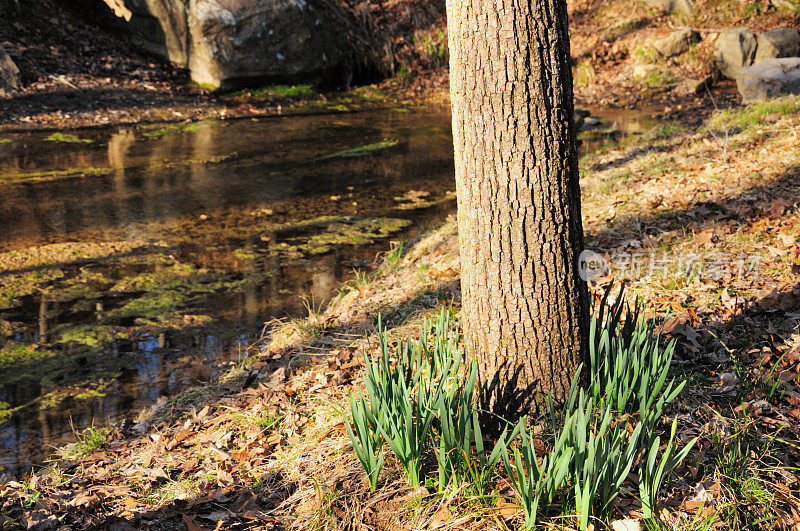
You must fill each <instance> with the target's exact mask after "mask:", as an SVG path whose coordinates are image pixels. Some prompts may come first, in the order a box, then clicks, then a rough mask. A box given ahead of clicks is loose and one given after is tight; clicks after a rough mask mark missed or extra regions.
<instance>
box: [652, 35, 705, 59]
mask: <svg viewBox="0 0 800 531" xmlns="http://www.w3.org/2000/svg"><path fill="white" fill-rule="evenodd" d="M697 42H700V34H699V33H697V32H696V31H694V30H693V29H689V28H683V29H679V30H676V31H673V32H672V33H670V34H669V35H667V36H666V37H662V38H660V39H658V40H656V41H655V42H654V43H653V48H655V49H656V51H657V52H658V53H659V54H660V55H661V56H662V57H674V56H676V55H680V54H682V53H684V52H686V51H688V50H689V48H691V46H692V44H695V43H697Z"/></svg>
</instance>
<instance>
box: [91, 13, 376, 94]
mask: <svg viewBox="0 0 800 531" xmlns="http://www.w3.org/2000/svg"><path fill="white" fill-rule="evenodd" d="M95 1H97V0H95ZM102 1H103V2H104V3H105V4H106V5H108V6H109V7H110V8H111V10H113V12H114V13H115V14H116V15H117V16H119V17H121V18H120V19H118V21H119V24H121V26H122V27H123V28H125V30H126V31H128V32H129V33H130V34H131V35H132V37H133V39H134V41H135V42H136V43H137V44H139V45H140V46H142V47H143V48H144V49H146V50H148V51H150V52H151V53H154V54H157V55H160V56H163V57H166V58H167V59H169V60H170V61H171V62H173V63H175V64H177V65H179V66H183V67H188V68H189V71H190V75H191V78H192V81H194V82H196V83H198V84H200V85H209V86H213V87H216V88H236V87H239V86H243V85H254V84H263V83H273V82H320V81H321V82H331V83H337V82H338V83H341V84H346V83H347V82H349V76H350V75H351V74H352V72H353V71H354V70H356V69H357V68H361V67H364V68H366V66H365V65H369V64H372V65H375V64H378V63H379V61H378V60H373V59H375V57H377V56H378V54H379V53H380V52H379V51H374V53H373V55H374V57H373V56H370V55H368V54H369V53H370V52H365V51H372V50H377V49H379V48H380V47H379V46H369V45H366V44H365V43H368V42H370V39H372V38H373V37H372V36H368V35H367V34H366V33H364V31H363V30H361V29H360V26H359V25H358V24H356V22H355V19H354V18H353V17H352V16H351V15H350V14H349V13H347V12H346V11H345V10H344V8H343V7H342V6H341V5H340V3H339V2H337V1H335V0H102ZM357 47H358V50H360V51H361V52H364V53H362V54H361V55H360V56H359V54H358V53H356V48H357ZM370 60H373V61H372V62H371V63H370Z"/></svg>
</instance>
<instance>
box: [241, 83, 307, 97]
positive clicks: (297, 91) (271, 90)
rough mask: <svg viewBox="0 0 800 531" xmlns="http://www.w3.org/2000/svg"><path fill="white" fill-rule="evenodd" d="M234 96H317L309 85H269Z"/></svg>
mask: <svg viewBox="0 0 800 531" xmlns="http://www.w3.org/2000/svg"><path fill="white" fill-rule="evenodd" d="M234 95H235V96H248V97H256V98H259V97H266V96H273V97H276V98H289V99H299V98H312V97H314V96H316V95H317V91H316V90H314V88H313V87H312V86H311V85H270V86H268V87H262V88H260V89H251V90H242V91H239V92H237V93H235V94H234Z"/></svg>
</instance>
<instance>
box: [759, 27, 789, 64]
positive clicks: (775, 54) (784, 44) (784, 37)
mask: <svg viewBox="0 0 800 531" xmlns="http://www.w3.org/2000/svg"><path fill="white" fill-rule="evenodd" d="M756 43H757V44H758V47H757V48H756V56H755V62H756V63H757V62H758V61H760V60H762V59H771V58H779V57H799V56H800V31H797V30H796V29H794V28H778V29H774V30H769V31H764V32H761V33H759V34H758V35H756Z"/></svg>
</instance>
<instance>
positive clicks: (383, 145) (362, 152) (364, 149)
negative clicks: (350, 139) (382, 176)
mask: <svg viewBox="0 0 800 531" xmlns="http://www.w3.org/2000/svg"><path fill="white" fill-rule="evenodd" d="M399 144H400V142H399V141H398V140H384V141H382V142H376V143H374V144H367V145H366V146H359V147H356V148H353V149H345V150H344V151H337V152H336V153H331V154H330V155H325V156H324V157H321V158H320V160H326V159H336V158H352V157H364V156H366V155H372V154H374V153H377V152H379V151H383V150H386V149H390V148H393V147H395V146H397V145H399Z"/></svg>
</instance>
